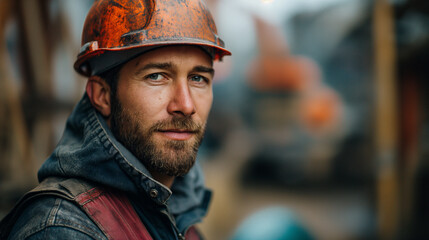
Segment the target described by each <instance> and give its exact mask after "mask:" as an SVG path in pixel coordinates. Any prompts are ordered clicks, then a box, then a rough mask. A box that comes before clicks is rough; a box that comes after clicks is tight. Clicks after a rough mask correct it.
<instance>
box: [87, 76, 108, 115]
mask: <svg viewBox="0 0 429 240" xmlns="http://www.w3.org/2000/svg"><path fill="white" fill-rule="evenodd" d="M86 93H87V94H88V97H89V100H90V101H91V104H92V106H94V107H95V109H97V110H98V111H99V112H100V113H101V115H103V116H104V117H105V118H108V117H109V116H110V113H111V104H110V103H111V102H110V86H109V84H107V82H106V81H104V79H102V78H101V77H99V76H91V77H90V78H89V79H88V82H87V83H86Z"/></svg>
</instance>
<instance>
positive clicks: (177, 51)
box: [124, 45, 213, 69]
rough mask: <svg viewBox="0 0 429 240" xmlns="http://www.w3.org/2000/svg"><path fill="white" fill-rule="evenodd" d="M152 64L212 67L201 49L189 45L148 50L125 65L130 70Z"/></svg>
mask: <svg viewBox="0 0 429 240" xmlns="http://www.w3.org/2000/svg"><path fill="white" fill-rule="evenodd" d="M153 62H160V63H161V62H169V63H173V64H174V63H176V64H179V63H180V64H191V65H206V66H213V60H212V58H211V56H210V55H209V53H207V52H206V51H205V50H203V48H201V47H198V46H190V45H178V46H165V47H160V48H156V49H153V50H150V51H148V52H146V53H143V54H141V55H140V56H138V57H137V58H135V59H133V60H131V61H129V62H128V63H126V64H125V66H124V68H127V69H130V68H134V67H138V66H141V65H144V64H146V63H153Z"/></svg>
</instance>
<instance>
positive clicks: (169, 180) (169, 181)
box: [150, 172, 175, 188]
mask: <svg viewBox="0 0 429 240" xmlns="http://www.w3.org/2000/svg"><path fill="white" fill-rule="evenodd" d="M150 174H151V175H152V177H153V178H154V179H155V180H156V181H158V182H160V183H162V184H164V185H165V186H166V187H168V188H171V186H173V182H174V179H175V177H174V176H168V175H165V174H160V173H158V172H151V173H150Z"/></svg>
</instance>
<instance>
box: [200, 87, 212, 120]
mask: <svg viewBox="0 0 429 240" xmlns="http://www.w3.org/2000/svg"><path fill="white" fill-rule="evenodd" d="M212 103H213V93H212V92H211V91H210V93H207V94H203V95H200V96H199V98H198V99H197V100H196V104H197V109H198V110H199V113H200V114H199V115H200V116H201V118H202V120H204V121H207V118H208V115H209V113H210V109H211V107H212Z"/></svg>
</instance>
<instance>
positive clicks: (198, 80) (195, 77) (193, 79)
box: [191, 75, 205, 82]
mask: <svg viewBox="0 0 429 240" xmlns="http://www.w3.org/2000/svg"><path fill="white" fill-rule="evenodd" d="M191 80H192V81H194V82H203V81H205V78H204V77H202V76H198V75H196V76H192V77H191Z"/></svg>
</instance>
